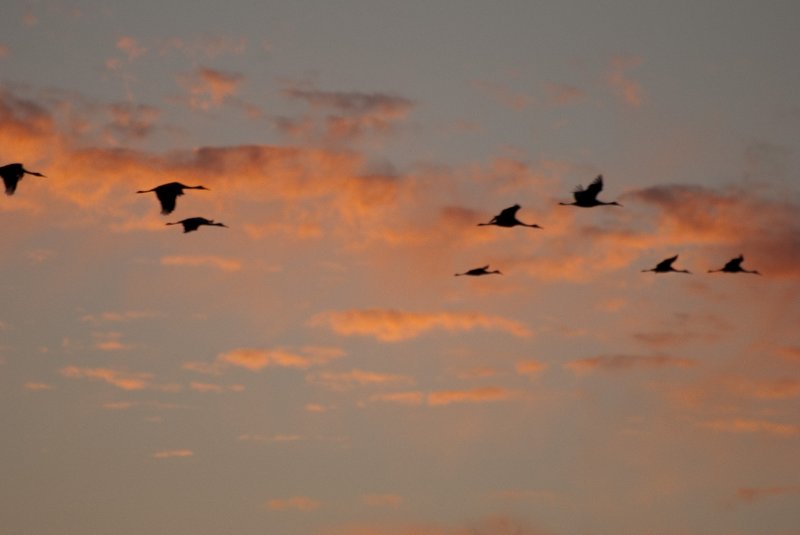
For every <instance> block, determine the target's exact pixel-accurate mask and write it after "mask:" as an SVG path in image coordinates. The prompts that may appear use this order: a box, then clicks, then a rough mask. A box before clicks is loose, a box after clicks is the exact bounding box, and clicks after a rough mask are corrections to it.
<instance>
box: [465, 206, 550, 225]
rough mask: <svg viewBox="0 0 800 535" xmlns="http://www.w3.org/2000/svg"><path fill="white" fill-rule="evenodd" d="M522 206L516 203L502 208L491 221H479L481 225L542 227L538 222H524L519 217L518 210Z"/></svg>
mask: <svg viewBox="0 0 800 535" xmlns="http://www.w3.org/2000/svg"><path fill="white" fill-rule="evenodd" d="M520 208H521V206H520V205H518V204H515V205H514V206H509V207H508V208H506V209H504V210H502V211H501V212H500V213H499V214H497V215H496V216H494V217H493V218H492V220H491V221H489V222H488V223H478V226H479V227H482V226H486V225H496V226H498V227H516V226H517V225H519V226H522V227H531V228H542V227H540V226H539V225H536V224H529V223H523V222H522V221H520V220H519V219H517V212H518V211H519V209H520Z"/></svg>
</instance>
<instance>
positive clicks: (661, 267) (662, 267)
mask: <svg viewBox="0 0 800 535" xmlns="http://www.w3.org/2000/svg"><path fill="white" fill-rule="evenodd" d="M677 259H678V255H675V256H673V257H671V258H667V259H665V260H662V261H661V262H659V263H658V264H656V267H654V268H652V269H643V270H642V273H644V272H646V271H652V272H653V273H669V272H670V271H673V272H675V273H691V271H688V270H686V269H675V268H674V267H672V263H673V262H675V261H676V260H677Z"/></svg>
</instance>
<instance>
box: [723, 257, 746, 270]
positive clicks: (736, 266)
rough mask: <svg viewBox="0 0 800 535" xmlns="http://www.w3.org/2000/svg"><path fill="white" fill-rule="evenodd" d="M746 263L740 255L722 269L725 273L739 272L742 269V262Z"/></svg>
mask: <svg viewBox="0 0 800 535" xmlns="http://www.w3.org/2000/svg"><path fill="white" fill-rule="evenodd" d="M743 261H744V256H742V255H739V256H737V257H736V258H733V259H731V260H729V261H728V263H727V264H725V267H724V268H722V269H723V271H738V270H740V269H741V268H742V262H743Z"/></svg>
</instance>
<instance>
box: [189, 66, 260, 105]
mask: <svg viewBox="0 0 800 535" xmlns="http://www.w3.org/2000/svg"><path fill="white" fill-rule="evenodd" d="M179 81H180V82H181V84H182V85H183V87H184V88H185V89H186V90H187V91H188V93H189V95H188V97H187V102H188V104H189V106H191V107H192V108H194V109H197V110H209V109H211V108H215V107H218V106H220V105H222V104H223V103H224V102H225V101H226V100H227V99H229V98H231V97H233V96H234V95H236V93H237V92H238V91H239V87H240V86H241V85H242V83H243V82H244V75H242V74H239V73H235V72H226V71H220V70H216V69H209V68H199V69H197V70H195V71H193V72H191V73H189V74H185V75H182V76H181V77H179Z"/></svg>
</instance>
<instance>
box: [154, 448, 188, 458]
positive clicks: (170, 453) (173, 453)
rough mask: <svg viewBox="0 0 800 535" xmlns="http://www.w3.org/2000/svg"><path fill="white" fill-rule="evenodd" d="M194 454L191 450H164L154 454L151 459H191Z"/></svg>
mask: <svg viewBox="0 0 800 535" xmlns="http://www.w3.org/2000/svg"><path fill="white" fill-rule="evenodd" d="M193 455H194V452H193V451H192V450H186V449H184V450H164V451H157V452H155V453H154V454H153V455H152V457H153V459H172V458H174V457H192V456H193Z"/></svg>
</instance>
